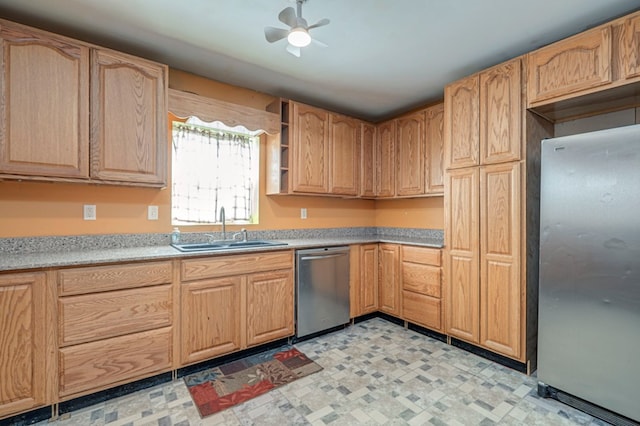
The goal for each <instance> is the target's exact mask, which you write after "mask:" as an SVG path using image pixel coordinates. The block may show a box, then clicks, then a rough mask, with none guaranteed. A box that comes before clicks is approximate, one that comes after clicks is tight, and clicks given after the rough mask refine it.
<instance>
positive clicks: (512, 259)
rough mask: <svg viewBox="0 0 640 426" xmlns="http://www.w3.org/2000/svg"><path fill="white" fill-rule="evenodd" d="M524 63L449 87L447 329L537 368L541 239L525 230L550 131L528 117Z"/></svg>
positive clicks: (530, 225) (533, 225) (531, 224)
mask: <svg viewBox="0 0 640 426" xmlns="http://www.w3.org/2000/svg"><path fill="white" fill-rule="evenodd" d="M524 61H525V59H524V58H516V59H514V60H511V61H509V62H506V63H503V64H500V65H497V66H495V67H493V68H490V69H488V70H485V71H482V72H480V73H478V74H474V75H472V76H470V77H467V78H464V79H462V80H459V81H456V82H454V83H452V84H450V85H448V86H447V87H446V88H445V141H446V143H445V146H446V147H447V148H446V153H445V165H446V174H445V238H446V241H445V265H446V266H445V268H444V271H445V274H446V277H445V282H446V283H447V285H446V286H445V288H446V303H447V307H446V309H445V312H446V319H445V327H446V332H447V334H449V335H451V336H452V337H454V338H457V339H460V340H462V341H464V342H467V343H471V344H474V345H478V346H481V347H483V348H485V349H488V350H490V351H493V352H496V353H498V354H500V355H503V356H506V357H509V358H512V359H514V360H516V361H518V362H520V363H529V362H532V363H533V364H534V365H535V344H529V343H528V342H535V333H536V328H537V326H536V324H535V322H536V321H537V318H536V316H535V311H534V310H533V309H529V310H527V308H528V307H531V305H532V304H534V303H536V304H537V299H535V291H534V289H533V287H532V286H533V285H534V281H533V280H532V278H533V277H536V278H537V257H536V256H535V250H533V247H534V246H537V235H533V234H534V233H533V232H528V230H536V231H535V232H537V214H536V213H535V212H536V211H537V209H538V205H537V197H538V193H539V190H538V189H536V181H535V179H532V180H531V181H529V180H528V171H530V172H531V173H529V175H530V177H533V176H536V173H535V169H536V168H538V170H539V140H540V139H542V138H543V137H546V136H550V135H551V132H552V129H550V127H549V124H548V123H546V122H544V121H542V120H541V119H538V118H536V117H535V116H533V115H528V113H526V110H525V102H526V99H525V85H524V81H525V78H524V77H525V76H524V72H525V69H526V68H525V64H524ZM545 123H546V124H545ZM528 139H531V140H532V141H534V143H530V144H527V143H524V142H525V141H527V140H528ZM536 139H537V142H535V140H536ZM523 148H526V152H525V150H523ZM527 242H529V250H528V249H527ZM525 254H526V255H525ZM528 285H529V287H528ZM528 339H530V340H528ZM531 367H533V366H531V365H530V366H529V368H531Z"/></svg>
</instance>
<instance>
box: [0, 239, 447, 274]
mask: <svg viewBox="0 0 640 426" xmlns="http://www.w3.org/2000/svg"><path fill="white" fill-rule="evenodd" d="M278 241H281V242H284V243H287V245H286V246H273V247H251V248H235V249H225V250H215V251H204V252H188V253H185V252H181V251H179V250H177V249H175V248H174V247H172V246H170V245H153V246H141V247H119V248H95V249H81V250H47V251H39V252H38V251H36V252H17V253H2V255H1V256H0V271H17V270H25V269H40V268H52V267H64V266H76V265H90V264H91V265H93V264H101V263H113V262H129V261H140V260H162V259H173V258H187V257H203V256H219V255H226V254H241V253H251V252H258V251H278V250H291V249H303V248H314V247H327V246H341V245H350V244H366V243H378V242H384V243H396V244H409V245H416V246H423V247H433V248H442V247H443V243H442V239H441V238H437V237H433V238H432V237H410V236H400V235H398V236H396V235H365V236H357V235H353V236H344V237H319V238H299V239H278Z"/></svg>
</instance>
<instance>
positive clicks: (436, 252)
mask: <svg viewBox="0 0 640 426" xmlns="http://www.w3.org/2000/svg"><path fill="white" fill-rule="evenodd" d="M440 252H441V250H440V249H435V248H429V247H415V246H402V260H403V261H404V262H413V263H422V264H425V265H433V266H440V258H441V256H440Z"/></svg>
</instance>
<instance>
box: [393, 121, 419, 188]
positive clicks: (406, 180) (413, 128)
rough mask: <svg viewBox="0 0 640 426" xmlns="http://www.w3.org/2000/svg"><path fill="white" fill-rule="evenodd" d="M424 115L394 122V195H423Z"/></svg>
mask: <svg viewBox="0 0 640 426" xmlns="http://www.w3.org/2000/svg"><path fill="white" fill-rule="evenodd" d="M424 121H425V113H424V111H420V112H417V113H414V114H411V115H409V116H404V117H400V118H398V119H397V120H396V156H397V160H396V161H397V168H396V182H395V184H396V195H398V196H407V195H420V194H424V184H425V179H424V158H425V142H424V141H425V130H424Z"/></svg>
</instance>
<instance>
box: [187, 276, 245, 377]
mask: <svg viewBox="0 0 640 426" xmlns="http://www.w3.org/2000/svg"><path fill="white" fill-rule="evenodd" d="M241 282H242V277H241V276H235V277H224V278H215V279H209V280H204V281H194V282H190V283H183V284H182V290H181V293H182V300H181V305H180V306H181V309H180V312H181V317H182V318H181V319H182V333H181V335H182V342H181V363H182V365H185V364H190V363H193V362H196V361H201V360H204V359H208V358H213V357H215V356H218V355H221V354H225V353H228V352H232V351H235V350H238V349H240V348H241V344H242V341H241V327H242V324H241V318H242V315H243V314H244V313H243V311H242V309H241V299H240V297H241Z"/></svg>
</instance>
